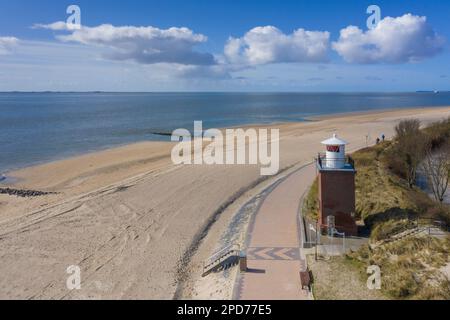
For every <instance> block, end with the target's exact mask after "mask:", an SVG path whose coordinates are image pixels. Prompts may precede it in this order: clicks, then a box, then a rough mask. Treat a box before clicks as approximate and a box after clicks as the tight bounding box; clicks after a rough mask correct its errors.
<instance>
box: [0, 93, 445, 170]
mask: <svg viewBox="0 0 450 320" xmlns="http://www.w3.org/2000/svg"><path fill="white" fill-rule="evenodd" d="M424 106H427V107H434V106H450V93H448V92H442V93H433V92H416V93H102V92H93V93H0V148H1V149H0V179H1V175H2V174H7V172H9V171H11V170H16V169H20V168H23V167H28V166H32V165H36V164H41V163H45V162H50V161H54V160H59V159H64V158H67V157H71V156H75V155H80V154H83V153H87V152H93V151H99V150H103V149H107V148H111V147H116V146H121V145H125V144H129V143H134V142H141V141H157V140H169V139H170V137H169V136H168V135H169V134H170V133H171V132H172V131H173V130H175V129H178V128H186V129H188V130H192V128H193V123H194V121H203V126H204V129H208V128H227V127H235V126H240V125H248V124H266V123H267V124H269V123H276V122H291V121H309V119H310V118H311V117H314V116H322V115H332V114H338V113H347V112H360V111H370V110H382V109H397V108H398V109H401V108H410V107H424Z"/></svg>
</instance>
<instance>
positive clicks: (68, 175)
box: [0, 107, 450, 299]
mask: <svg viewBox="0 0 450 320" xmlns="http://www.w3.org/2000/svg"><path fill="white" fill-rule="evenodd" d="M449 116H450V107H445V108H418V109H406V110H405V109H403V110H389V111H381V112H370V113H369V112H365V113H361V114H357V113H356V114H348V115H337V116H327V117H323V118H317V119H314V121H310V122H301V123H284V124H277V125H271V126H269V128H279V129H280V156H281V159H280V161H281V163H280V169H281V170H280V175H283V174H286V173H287V172H288V171H286V170H292V169H294V168H296V167H299V166H301V165H304V164H306V163H308V162H311V161H312V159H313V157H314V156H315V155H316V154H317V153H318V152H319V151H322V146H321V144H320V141H322V140H324V139H326V138H328V137H330V136H331V135H332V134H333V133H336V132H337V133H338V134H339V135H340V136H341V137H343V138H344V139H345V140H347V141H348V142H349V143H350V146H349V149H350V151H354V150H357V149H360V148H363V147H365V146H367V143H369V144H373V143H374V141H375V140H376V138H377V137H378V136H380V135H381V134H385V135H386V137H387V138H388V139H389V138H391V137H392V136H393V134H394V126H395V125H396V124H397V123H398V122H399V121H400V120H402V119H406V118H417V119H420V120H421V121H422V123H423V124H427V123H431V122H434V121H437V120H441V119H443V118H446V117H449ZM367 137H368V141H367ZM172 147H173V144H172V143H165V142H142V143H137V144H132V145H128V146H124V147H120V148H116V149H112V150H107V151H101V152H97V153H92V154H86V155H83V156H79V157H75V158H70V159H67V160H62V161H57V162H53V163H48V164H45V165H40V166H36V167H30V168H26V169H23V170H19V171H16V172H11V173H9V175H10V176H12V177H13V178H14V179H15V180H13V181H15V182H14V183H13V184H11V185H7V184H5V185H2V187H5V188H6V187H11V188H15V189H26V190H39V191H44V192H52V194H48V195H45V196H40V197H33V198H19V197H15V196H9V195H4V194H1V195H0V274H1V275H2V276H1V277H0V299H14V298H16V299H123V298H127V299H172V298H173V297H174V295H175V294H177V295H178V297H182V298H202V296H201V292H200V295H199V292H198V290H197V291H196V290H194V289H193V288H192V283H195V279H194V278H195V277H196V276H198V274H199V273H200V271H199V270H200V267H201V261H202V260H203V259H205V258H207V257H208V256H209V255H210V254H211V253H213V251H214V250H215V249H217V248H218V247H220V239H221V236H222V235H223V233H224V232H225V231H226V230H227V228H229V225H230V221H231V220H232V218H233V216H234V214H235V213H236V212H237V211H238V210H239V209H240V208H241V207H242V205H243V204H245V203H246V202H247V201H248V199H250V198H251V197H252V196H254V195H256V194H258V193H259V192H261V190H263V189H264V187H265V186H267V185H268V184H270V182H271V181H274V180H275V179H277V178H279V176H273V177H269V178H265V179H262V178H261V176H260V168H259V166H254V165H228V166H207V165H199V166H175V165H173V164H172V161H171V157H170V153H171V149H172ZM284 169H286V170H284ZM53 193H54V194H53ZM212 222H214V223H212ZM71 265H77V266H80V268H81V272H82V275H81V276H82V288H81V290H74V291H68V290H67V288H66V279H67V277H68V274H67V273H66V269H67V267H69V266H71ZM183 281H185V282H186V283H191V285H187V286H186V287H187V288H188V289H187V290H181V291H180V290H177V289H179V288H180V285H181V282H183ZM203 285H204V284H203ZM228 285H229V284H228ZM181 287H183V286H181ZM210 289H211V288H206V289H205V290H206V291H207V290H210ZM214 292H215V291H213V293H214ZM223 296H224V293H223V292H218V293H217V296H214V295H211V294H209V293H208V294H207V295H206V296H203V297H207V298H221V297H223Z"/></svg>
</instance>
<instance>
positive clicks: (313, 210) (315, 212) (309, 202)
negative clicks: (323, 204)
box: [303, 178, 319, 221]
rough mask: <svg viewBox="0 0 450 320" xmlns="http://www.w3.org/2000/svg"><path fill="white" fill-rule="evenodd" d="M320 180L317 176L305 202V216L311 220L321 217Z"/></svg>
mask: <svg viewBox="0 0 450 320" xmlns="http://www.w3.org/2000/svg"><path fill="white" fill-rule="evenodd" d="M318 195H319V181H318V179H317V178H316V180H315V181H314V183H313V185H312V186H311V188H310V189H309V192H308V194H307V195H306V198H305V201H304V202H303V212H304V215H305V217H307V218H308V219H310V220H313V221H317V220H318V219H319V196H318Z"/></svg>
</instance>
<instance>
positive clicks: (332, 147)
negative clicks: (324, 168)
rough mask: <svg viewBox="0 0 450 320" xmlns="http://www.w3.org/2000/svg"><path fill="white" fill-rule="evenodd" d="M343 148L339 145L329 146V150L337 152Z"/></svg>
mask: <svg viewBox="0 0 450 320" xmlns="http://www.w3.org/2000/svg"><path fill="white" fill-rule="evenodd" d="M340 150H341V148H340V147H339V146H327V151H328V152H336V153H339V152H340Z"/></svg>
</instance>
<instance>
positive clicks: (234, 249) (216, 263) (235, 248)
mask: <svg viewBox="0 0 450 320" xmlns="http://www.w3.org/2000/svg"><path fill="white" fill-rule="evenodd" d="M240 254H241V247H240V246H239V245H237V244H233V245H230V246H228V247H225V248H223V249H222V250H220V251H218V252H216V253H215V254H213V255H212V256H211V257H210V258H209V259H207V260H206V261H205V262H204V263H203V274H202V276H203V277H206V276H208V275H209V274H210V273H212V272H219V271H222V270H227V269H229V268H231V267H233V266H236V265H237V264H238V263H239V256H240Z"/></svg>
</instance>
